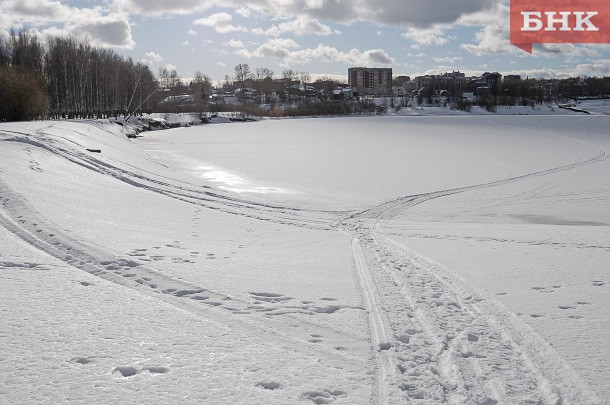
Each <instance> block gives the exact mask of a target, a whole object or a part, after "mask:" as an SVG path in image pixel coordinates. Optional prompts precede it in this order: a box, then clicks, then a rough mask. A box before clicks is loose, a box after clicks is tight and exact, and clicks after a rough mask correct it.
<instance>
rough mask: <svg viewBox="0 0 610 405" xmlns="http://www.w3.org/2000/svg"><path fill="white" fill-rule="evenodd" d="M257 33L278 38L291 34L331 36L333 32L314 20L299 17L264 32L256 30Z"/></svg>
mask: <svg viewBox="0 0 610 405" xmlns="http://www.w3.org/2000/svg"><path fill="white" fill-rule="evenodd" d="M257 33H262V34H264V35H267V36H270V37H278V36H280V35H282V34H285V33H291V34H294V35H298V36H302V35H318V36H327V35H331V34H332V33H333V30H332V29H331V28H330V27H329V26H328V25H324V24H322V23H321V22H319V21H318V20H316V19H314V18H311V17H307V16H301V17H299V18H297V19H295V20H292V21H286V22H283V23H281V24H278V25H275V26H273V27H271V28H269V29H267V30H265V31H263V30H257Z"/></svg>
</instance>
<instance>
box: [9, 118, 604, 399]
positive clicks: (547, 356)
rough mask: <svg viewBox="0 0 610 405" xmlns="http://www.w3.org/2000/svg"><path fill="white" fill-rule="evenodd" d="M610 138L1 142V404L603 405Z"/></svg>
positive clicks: (431, 126)
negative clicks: (382, 404)
mask: <svg viewBox="0 0 610 405" xmlns="http://www.w3.org/2000/svg"><path fill="white" fill-rule="evenodd" d="M608 124H610V120H608V118H607V117H602V116H597V117H592V116H591V117H580V116H564V117H541V116H537V117H487V116H481V117H473V116H468V117H382V118H351V119H308V120H280V121H264V122H258V123H248V124H230V125H229V124H227V125H218V126H204V127H195V128H186V129H176V130H168V131H162V132H155V133H146V134H145V135H144V137H143V138H138V139H135V140H128V139H127V137H126V136H124V134H123V133H122V132H121V130H122V129H121V127H119V126H117V125H112V124H110V123H104V122H35V123H15V124H1V125H0V225H1V226H0V234H1V238H0V255H1V256H0V313H1V316H0V357H1V358H2V361H1V362H0V374H1V375H2V376H3V377H2V378H1V379H0V402H3V403H15V402H44V403H58V402H61V403H65V402H78V403H83V402H119V401H120V402H127V401H133V402H147V401H148V402H164V403H168V402H171V403H177V402H181V403H227V404H228V403H244V404H251V403H261V404H267V403H279V404H292V403H331V402H332V403H345V404H361V403H362V404H364V403H370V402H373V403H388V404H394V403H402V402H405V403H408V402H415V403H455V404H461V403H479V404H492V403H549V404H550V403H552V404H557V403H564V404H567V403H573V404H583V403H605V402H604V401H605V400H604V398H607V397H608V396H609V395H610V386H609V384H608V382H607V381H609V380H610V374H609V373H608V370H610V364H609V363H608V361H609V353H608V349H607V345H606V344H605V342H606V341H607V339H608V337H609V335H610V325H609V323H608V319H609V318H608V315H610V314H608V313H607V312H608V308H609V307H610V305H609V304H610V302H609V301H610V300H609V299H608V296H609V295H608V293H607V292H608V291H607V289H608V286H609V285H610V280H608V279H607V278H608V271H607V269H608V267H607V263H608V259H610V246H608V245H609V244H608V241H609V240H610V238H609V236H610V235H609V232H608V224H610V214H609V212H608V210H607V206H608V199H609V197H610V180H609V178H608V176H607V173H608V161H607V149H608V147H610V137H609V136H608V135H607V133H606V132H607V131H606V128H607V127H608Z"/></svg>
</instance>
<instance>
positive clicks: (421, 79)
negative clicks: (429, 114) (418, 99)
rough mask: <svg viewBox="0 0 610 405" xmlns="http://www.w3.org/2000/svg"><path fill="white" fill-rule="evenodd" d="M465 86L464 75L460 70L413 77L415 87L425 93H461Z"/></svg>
mask: <svg viewBox="0 0 610 405" xmlns="http://www.w3.org/2000/svg"><path fill="white" fill-rule="evenodd" d="M465 87H466V76H465V75H464V73H461V72H451V73H443V74H442V75H426V76H418V77H416V78H415V89H416V90H417V91H418V92H419V93H421V94H425V95H434V94H440V93H441V92H443V91H445V92H447V93H449V94H452V95H461V94H462V92H463V91H464V89H465Z"/></svg>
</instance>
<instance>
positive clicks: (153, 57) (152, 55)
mask: <svg viewBox="0 0 610 405" xmlns="http://www.w3.org/2000/svg"><path fill="white" fill-rule="evenodd" d="M144 58H145V59H146V60H149V61H151V62H154V63H159V62H163V59H164V58H163V56H161V55H159V54H158V53H156V52H147V53H145V54H144Z"/></svg>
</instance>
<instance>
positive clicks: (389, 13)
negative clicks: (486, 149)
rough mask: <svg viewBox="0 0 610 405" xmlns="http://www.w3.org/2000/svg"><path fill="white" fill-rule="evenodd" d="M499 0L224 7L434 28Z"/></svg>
mask: <svg viewBox="0 0 610 405" xmlns="http://www.w3.org/2000/svg"><path fill="white" fill-rule="evenodd" d="M114 4H115V6H116V7H117V8H118V9H119V10H124V11H126V12H129V13H135V14H143V15H162V14H192V13H196V12H201V11H203V10H206V9H209V8H211V7H214V6H218V2H216V1H213V0H181V1H175V2H168V1H165V0H114ZM495 4H497V0H452V1H451V3H450V4H449V5H448V3H447V1H446V0H427V1H425V2H424V1H421V0H376V1H374V2H373V1H366V0H353V1H345V0H226V1H225V2H223V4H222V6H224V7H229V8H233V9H236V10H238V14H239V15H242V16H244V17H246V18H247V17H249V16H250V15H251V13H252V12H256V13H259V14H262V15H265V16H269V17H274V18H280V19H294V18H300V17H303V16H306V17H310V18H312V19H323V20H327V21H334V22H341V23H350V22H356V21H363V22H373V23H377V24H381V25H393V26H401V27H412V26H416V27H431V26H433V25H438V24H452V23H454V22H455V21H457V20H458V19H460V18H461V17H463V16H467V15H470V14H474V13H477V12H481V11H484V10H487V9H490V8H492V6H494V5H495Z"/></svg>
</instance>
